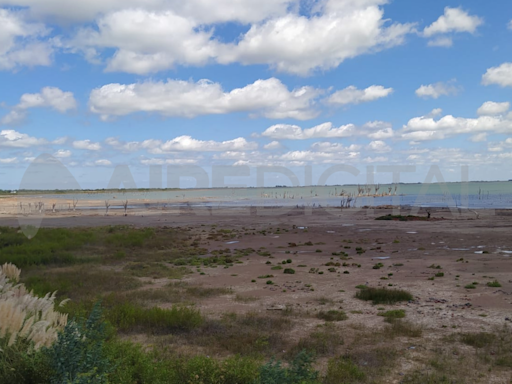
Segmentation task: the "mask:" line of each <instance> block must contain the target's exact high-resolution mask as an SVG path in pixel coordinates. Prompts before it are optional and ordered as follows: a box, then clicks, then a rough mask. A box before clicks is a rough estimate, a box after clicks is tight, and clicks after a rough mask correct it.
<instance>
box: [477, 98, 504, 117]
mask: <svg viewBox="0 0 512 384" xmlns="http://www.w3.org/2000/svg"><path fill="white" fill-rule="evenodd" d="M509 108H510V103H509V102H508V101H507V102H504V103H496V102H494V101H487V102H485V103H483V104H482V106H481V107H480V108H478V110H477V113H478V114H479V115H488V116H495V115H502V114H504V113H505V112H507V111H508V110H509Z"/></svg>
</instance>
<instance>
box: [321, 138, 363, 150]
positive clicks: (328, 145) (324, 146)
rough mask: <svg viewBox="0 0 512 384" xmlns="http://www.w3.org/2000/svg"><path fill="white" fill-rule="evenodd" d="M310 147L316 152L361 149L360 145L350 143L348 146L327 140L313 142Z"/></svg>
mask: <svg viewBox="0 0 512 384" xmlns="http://www.w3.org/2000/svg"><path fill="white" fill-rule="evenodd" d="M311 149H312V150H314V151H318V152H356V151H359V150H360V149H361V146H360V145H357V144H350V145H349V146H348V147H345V146H343V144H340V143H332V142H329V141H321V142H317V143H313V144H312V145H311Z"/></svg>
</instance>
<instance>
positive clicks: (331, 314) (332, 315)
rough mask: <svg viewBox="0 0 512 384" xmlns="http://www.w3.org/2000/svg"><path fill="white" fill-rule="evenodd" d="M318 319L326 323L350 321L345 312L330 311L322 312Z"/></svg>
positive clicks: (319, 313)
mask: <svg viewBox="0 0 512 384" xmlns="http://www.w3.org/2000/svg"><path fill="white" fill-rule="evenodd" d="M316 317H318V318H319V319H322V320H325V321H343V320H347V319H348V316H347V315H346V313H345V312H343V311H336V310H330V311H327V312H324V311H320V312H318V314H317V315H316Z"/></svg>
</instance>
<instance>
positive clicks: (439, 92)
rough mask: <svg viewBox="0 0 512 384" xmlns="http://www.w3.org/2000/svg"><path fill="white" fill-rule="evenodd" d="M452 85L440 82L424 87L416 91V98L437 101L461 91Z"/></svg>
mask: <svg viewBox="0 0 512 384" xmlns="http://www.w3.org/2000/svg"><path fill="white" fill-rule="evenodd" d="M452 83H453V81H451V82H450V83H443V82H438V83H435V84H428V85H422V86H421V87H419V88H418V89H417V90H416V96H418V97H422V98H429V97H431V98H433V99H437V98H439V97H441V96H449V95H455V94H457V92H458V91H459V89H458V88H457V87H456V86H454V85H452Z"/></svg>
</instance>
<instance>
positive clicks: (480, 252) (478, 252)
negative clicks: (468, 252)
mask: <svg viewBox="0 0 512 384" xmlns="http://www.w3.org/2000/svg"><path fill="white" fill-rule="evenodd" d="M475 253H477V254H479V255H480V254H482V253H484V251H475Z"/></svg>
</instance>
